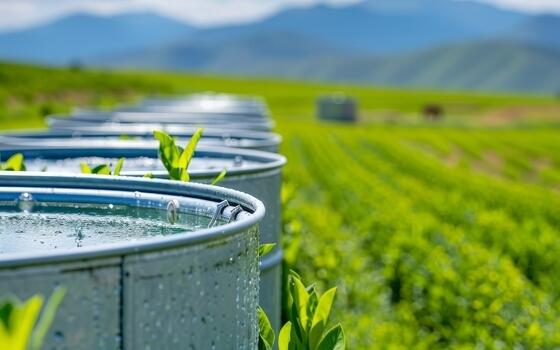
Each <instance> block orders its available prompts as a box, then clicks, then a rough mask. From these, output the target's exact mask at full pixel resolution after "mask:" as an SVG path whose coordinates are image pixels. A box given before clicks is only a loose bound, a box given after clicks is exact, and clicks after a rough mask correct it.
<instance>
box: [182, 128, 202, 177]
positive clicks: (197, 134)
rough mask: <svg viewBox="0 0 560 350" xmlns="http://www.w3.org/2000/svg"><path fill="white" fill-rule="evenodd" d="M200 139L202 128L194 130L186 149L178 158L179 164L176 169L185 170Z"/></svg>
mask: <svg viewBox="0 0 560 350" xmlns="http://www.w3.org/2000/svg"><path fill="white" fill-rule="evenodd" d="M201 137H202V128H198V129H196V131H195V132H194V134H193V135H192V137H191V139H190V140H189V143H188V144H187V147H185V149H184V150H183V152H182V153H181V157H180V158H179V163H178V164H177V167H178V168H181V169H187V168H188V167H189V164H190V162H191V159H192V157H193V156H194V151H195V150H196V145H197V144H198V141H200V138H201Z"/></svg>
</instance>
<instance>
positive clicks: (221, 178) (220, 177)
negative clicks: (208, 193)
mask: <svg viewBox="0 0 560 350" xmlns="http://www.w3.org/2000/svg"><path fill="white" fill-rule="evenodd" d="M226 174H227V170H226V169H224V170H222V172H221V173H220V174H219V175H218V177H216V178H215V179H214V181H212V185H217V184H219V183H220V182H221V181H222V180H223V179H224V177H226Z"/></svg>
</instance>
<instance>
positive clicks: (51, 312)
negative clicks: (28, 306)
mask: <svg viewBox="0 0 560 350" xmlns="http://www.w3.org/2000/svg"><path fill="white" fill-rule="evenodd" d="M65 294H66V288H64V287H57V288H56V289H55V291H54V292H53V294H52V295H51V297H50V298H49V301H48V302H47V304H46V305H45V308H44V309H43V313H42V314H41V318H40V319H39V322H38V323H37V326H35V330H34V331H33V335H32V337H31V344H30V349H31V350H39V349H40V348H41V346H42V345H43V341H44V339H45V335H46V334H47V332H48V330H49V328H50V327H51V325H52V323H53V321H54V317H55V315H56V310H58V307H59V306H60V303H61V302H62V299H63V298H64V295H65Z"/></svg>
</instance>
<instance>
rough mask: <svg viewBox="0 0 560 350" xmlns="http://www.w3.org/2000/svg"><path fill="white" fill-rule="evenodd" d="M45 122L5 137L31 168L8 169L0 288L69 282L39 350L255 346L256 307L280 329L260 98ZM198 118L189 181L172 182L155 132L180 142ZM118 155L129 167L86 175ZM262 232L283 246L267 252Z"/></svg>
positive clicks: (272, 204)
mask: <svg viewBox="0 0 560 350" xmlns="http://www.w3.org/2000/svg"><path fill="white" fill-rule="evenodd" d="M47 123H48V125H49V130H47V131H40V132H35V131H34V132H31V131H15V132H9V133H4V134H2V135H0V159H1V160H2V161H3V162H5V161H6V160H7V159H9V158H10V157H12V156H13V155H15V154H17V153H22V154H23V156H24V161H25V167H26V171H25V172H0V217H1V221H2V226H1V227H0V296H5V295H15V296H17V297H18V298H19V299H22V300H23V299H26V298H29V297H30V296H32V295H34V294H36V293H41V294H43V295H45V296H47V295H49V294H50V293H51V292H52V291H53V289H54V288H55V287H56V286H64V287H65V288H66V289H67V294H66V296H65V298H64V300H63V302H62V304H61V306H60V309H59V310H58V313H57V316H56V318H55V320H54V323H53V326H52V328H51V330H50V332H49V334H48V336H47V337H46V342H45V349H186V348H189V349H253V348H256V347H257V321H256V307H257V305H260V306H262V307H263V309H264V310H265V311H266V312H267V314H268V316H269V318H270V320H271V323H272V325H273V327H274V328H275V329H276V330H278V328H279V325H280V313H281V289H282V286H281V284H282V283H281V278H282V277H281V276H282V271H281V266H282V265H281V263H282V249H281V248H280V246H279V243H280V232H281V199H280V190H281V183H282V178H281V171H282V167H283V166H284V165H285V163H286V159H285V158H284V157H283V156H281V155H279V154H277V153H276V152H277V151H278V147H279V145H280V143H281V137H280V136H279V135H277V134H274V133H272V132H271V129H272V127H273V122H272V121H271V119H270V117H269V112H268V108H267V107H266V104H265V103H264V101H262V100H260V99H258V98H254V97H239V96H231V95H220V94H201V95H191V96H187V97H184V98H176V99H149V100H146V101H144V102H142V103H140V104H138V105H135V106H124V107H119V108H117V109H115V111H112V112H100V111H85V110H78V111H76V112H75V113H73V114H72V115H71V116H69V117H62V116H52V117H49V118H47ZM197 127H203V128H204V132H203V136H202V138H201V140H200V143H199V146H198V147H197V149H196V152H195V155H194V158H193V160H192V162H191V165H190V166H189V174H190V176H191V182H189V183H183V182H179V181H170V180H167V178H168V175H167V172H166V171H165V170H164V167H163V166H162V165H161V162H160V161H159V160H158V147H157V146H158V143H157V142H156V141H155V140H154V139H153V131H154V130H164V131H166V132H167V133H169V134H170V135H172V136H174V137H176V138H177V141H178V144H180V145H184V144H186V143H187V142H188V140H189V139H190V137H191V136H192V135H193V133H194V132H195V130H196V128H197ZM121 157H124V158H125V161H124V164H123V168H122V171H121V176H118V177H116V176H99V175H97V176H96V175H83V174H80V172H81V170H80V164H81V163H87V164H88V165H90V166H95V165H97V164H102V163H109V164H111V165H114V164H115V163H116V162H117V160H118V159H119V158H121ZM223 169H226V170H227V174H226V176H225V178H224V179H223V181H222V182H220V184H219V187H218V186H209V185H207V184H208V183H210V182H211V181H212V180H213V179H214V178H216V176H218V175H219V174H220V173H221V171H222V170H223ZM148 172H149V173H151V174H153V176H154V178H153V179H147V178H143V176H144V175H145V174H146V173H148ZM265 208H266V209H265ZM259 242H260V243H277V245H276V248H275V249H274V250H273V251H272V253H270V254H268V255H266V256H265V257H263V258H261V259H260V260H259V258H258V256H257V247H258V244H259Z"/></svg>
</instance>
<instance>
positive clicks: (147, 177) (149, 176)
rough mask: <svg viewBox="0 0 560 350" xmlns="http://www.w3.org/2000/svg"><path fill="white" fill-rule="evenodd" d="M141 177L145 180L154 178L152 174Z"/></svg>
mask: <svg viewBox="0 0 560 350" xmlns="http://www.w3.org/2000/svg"><path fill="white" fill-rule="evenodd" d="M143 177H144V178H146V179H153V178H154V174H152V173H146V174H144V176H143Z"/></svg>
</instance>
